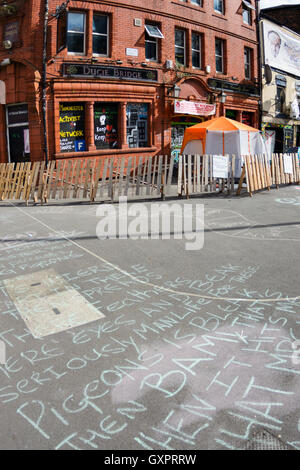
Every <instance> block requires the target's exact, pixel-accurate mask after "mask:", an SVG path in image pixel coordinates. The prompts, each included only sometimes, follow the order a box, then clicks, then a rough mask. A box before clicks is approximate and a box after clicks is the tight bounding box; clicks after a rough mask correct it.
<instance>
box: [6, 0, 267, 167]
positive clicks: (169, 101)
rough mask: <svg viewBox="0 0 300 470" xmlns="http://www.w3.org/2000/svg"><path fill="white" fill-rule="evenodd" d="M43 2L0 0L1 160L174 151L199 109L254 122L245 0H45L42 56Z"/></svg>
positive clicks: (251, 30)
mask: <svg viewBox="0 0 300 470" xmlns="http://www.w3.org/2000/svg"><path fill="white" fill-rule="evenodd" d="M45 3H46V2H44V1H42V0H23V1H18V0H7V1H6V2H4V1H3V0H0V103H1V104H0V107H1V109H0V133H1V139H0V161H2V162H3V161H38V160H43V159H44V158H45V149H47V155H48V158H49V159H60V158H76V157H101V156H107V155H115V156H118V155H120V156H134V155H139V156H140V155H142V156H153V155H160V154H164V155H170V154H171V153H173V154H176V153H177V154H178V153H179V150H180V147H181V142H182V138H183V134H184V129H185V128H186V127H187V126H191V125H193V124H196V123H198V122H202V121H204V120H206V119H211V118H212V117H218V116H227V117H230V118H233V119H236V120H238V121H241V122H244V123H246V124H249V125H252V126H254V127H258V126H259V99H260V96H259V86H258V78H257V77H258V65H257V50H258V43H257V34H256V16H255V14H256V12H255V6H254V0H252V1H241V0H186V1H183V0H166V1H164V2H161V3H160V2H157V1H156V0H149V1H148V2H147V5H145V3H144V2H142V1H139V0H133V1H132V2H130V6H129V5H128V2H125V1H124V2H122V1H119V2H118V3H116V2H114V1H108V0H105V1H96V0H93V1H84V2H83V1H75V0H66V1H61V0H49V13H48V20H47V23H46V26H47V27H46V31H47V35H46V36H47V44H46V49H45V53H46V61H44V62H43V51H44V49H43V48H44V45H45V44H44V30H43V25H44V20H45ZM7 6H11V7H12V9H10V10H8V9H7ZM4 7H5V8H4ZM44 66H45V67H44ZM44 72H45V73H46V75H43V73H44ZM43 78H46V80H45V81H44V80H43ZM43 93H44V94H43ZM43 96H44V101H43ZM44 104H46V105H45V116H46V119H45V122H44V120H43V110H44V109H43V105H44ZM45 135H46V139H45Z"/></svg>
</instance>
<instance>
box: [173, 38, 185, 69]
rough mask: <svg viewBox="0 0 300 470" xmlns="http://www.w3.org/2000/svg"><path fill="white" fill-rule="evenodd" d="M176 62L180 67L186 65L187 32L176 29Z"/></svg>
mask: <svg viewBox="0 0 300 470" xmlns="http://www.w3.org/2000/svg"><path fill="white" fill-rule="evenodd" d="M175 60H176V62H178V63H179V64H180V65H186V50H185V31H184V30H183V29H175Z"/></svg>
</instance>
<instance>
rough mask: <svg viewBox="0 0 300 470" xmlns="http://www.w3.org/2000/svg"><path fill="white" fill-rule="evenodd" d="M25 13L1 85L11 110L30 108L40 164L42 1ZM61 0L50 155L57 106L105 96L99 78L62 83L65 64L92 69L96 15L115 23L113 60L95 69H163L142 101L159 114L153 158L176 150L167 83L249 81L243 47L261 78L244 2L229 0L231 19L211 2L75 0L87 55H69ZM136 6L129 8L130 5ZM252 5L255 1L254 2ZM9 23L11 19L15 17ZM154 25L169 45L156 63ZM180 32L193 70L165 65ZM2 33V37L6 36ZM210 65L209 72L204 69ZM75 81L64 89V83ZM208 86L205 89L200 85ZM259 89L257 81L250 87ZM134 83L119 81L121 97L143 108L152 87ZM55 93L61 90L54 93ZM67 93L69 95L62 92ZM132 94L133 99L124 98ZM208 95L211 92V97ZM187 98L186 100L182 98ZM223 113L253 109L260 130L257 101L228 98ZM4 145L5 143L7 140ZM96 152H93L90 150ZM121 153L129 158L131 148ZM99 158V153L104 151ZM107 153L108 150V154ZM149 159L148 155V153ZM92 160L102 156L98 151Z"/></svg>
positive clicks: (51, 68)
mask: <svg viewBox="0 0 300 470" xmlns="http://www.w3.org/2000/svg"><path fill="white" fill-rule="evenodd" d="M22 3H23V7H21V8H20V11H19V20H20V22H21V33H20V36H21V41H20V44H18V45H16V46H15V47H13V48H12V50H11V51H10V52H9V57H10V58H11V60H12V65H11V66H8V67H1V68H0V80H4V81H5V82H6V83H7V104H10V103H18V102H28V103H29V108H30V144H31V158H32V159H33V160H39V159H40V158H41V156H42V153H43V152H42V149H43V128H42V120H41V116H42V114H41V102H40V98H41V84H40V77H41V74H42V46H43V20H44V2H43V1H41V0H24V1H23V2H22ZM62 3H63V2H62V0H49V25H48V48H47V56H48V66H47V72H48V75H47V81H48V89H47V97H48V115H47V118H48V119H47V124H48V144H49V150H50V156H53V155H57V150H58V138H59V136H58V135H57V133H58V127H57V119H58V115H57V102H58V100H59V99H60V100H67V101H71V100H77V101H79V100H82V101H87V100H90V101H91V100H92V99H93V98H94V99H95V96H96V99H97V100H99V99H101V96H102V95H101V90H102V89H104V88H105V86H106V83H103V80H102V81H101V80H95V83H98V89H97V90H96V91H95V89H94V90H93V88H92V85H91V84H90V82H87V80H64V79H63V78H62V76H61V66H62V63H63V62H64V61H68V62H70V61H71V62H72V61H74V62H77V63H78V62H81V63H91V58H92V34H91V31H92V14H93V12H99V13H103V14H107V15H109V17H110V51H109V56H108V57H97V58H96V62H95V63H97V64H106V65H110V64H112V63H114V62H115V61H117V60H119V61H122V66H123V67H124V66H126V67H134V68H143V69H145V68H146V69H147V68H150V69H151V68H156V69H158V71H159V73H158V83H157V84H155V85H153V84H151V85H150V84H149V87H150V86H151V87H152V91H151V93H150V95H151V96H150V95H147V93H146V94H145V96H144V99H145V100H146V101H147V100H149V103H150V104H151V110H152V111H153V116H152V123H151V134H152V135H153V139H152V140H153V149H152V150H151V151H150V154H154V153H162V152H163V153H166V152H168V151H169V150H170V132H169V128H170V121H171V120H172V105H173V103H172V101H166V100H165V89H164V87H163V84H164V83H166V84H171V85H172V84H174V82H175V81H180V82H181V83H183V82H184V80H185V79H187V78H189V77H190V76H193V77H198V79H200V81H199V86H200V88H201V86H202V85H203V86H204V88H205V86H206V83H207V79H209V78H218V79H222V80H226V81H230V82H232V83H236V84H238V83H248V82H247V81H245V76H244V47H248V48H250V49H251V50H252V64H253V65H252V77H253V78H257V77H258V71H257V41H256V29H255V28H256V25H255V18H254V13H255V12H253V13H252V15H253V16H252V25H251V26H247V25H245V24H244V23H243V18H242V15H241V14H239V13H237V12H238V10H239V8H240V6H241V1H240V0H225V14H224V15H220V14H218V13H216V12H215V11H214V8H213V0H203V2H202V3H203V6H202V7H199V6H197V5H195V4H193V3H192V2H191V0H188V1H187V2H184V1H181V0H148V1H147V2H145V1H144V0H143V1H137V0H133V1H131V2H125V1H124V2H122V1H121V0H120V1H101V2H98V1H95V0H94V1H75V0H72V1H71V2H70V3H69V9H70V10H75V11H76V10H77V11H84V12H85V13H86V15H87V24H86V33H87V34H86V54H85V55H84V56H74V55H70V54H68V53H67V50H66V49H63V50H62V51H61V52H59V53H57V19H56V18H55V17H54V16H53V13H54V12H55V9H56V7H58V6H59V5H61V4H62ZM129 3H130V4H129ZM252 4H254V1H253V0H252ZM135 19H140V20H141V26H135V25H134V20H135ZM10 21H13V18H11V20H10ZM147 21H150V22H152V23H153V22H154V23H156V24H157V25H159V26H160V28H161V31H162V33H163V35H164V39H161V40H159V43H160V51H159V61H158V63H153V62H147V65H146V66H144V65H142V64H143V63H145V62H146V60H145V32H144V24H145V22H147ZM3 25H4V21H3V19H1V18H0V29H1V28H2V30H3ZM175 27H176V28H180V29H183V30H185V31H186V38H187V47H186V52H187V64H186V67H184V68H181V69H180V70H175V71H174V70H167V69H166V67H165V62H166V60H172V61H173V64H174V62H175V56H174V51H175V47H174V30H175ZM192 32H196V33H200V34H201V35H202V37H203V44H202V46H203V47H202V67H201V69H200V70H198V69H194V68H193V67H192V65H191V60H192V59H191V58H192V51H191V34H192ZM0 34H1V33H0ZM216 37H217V38H220V39H223V40H224V41H225V44H226V48H225V51H226V58H225V73H224V74H219V73H216V70H215V38H216ZM126 48H134V49H137V50H138V57H132V56H128V55H126ZM7 56H8V55H7V52H6V51H5V50H4V49H3V47H0V62H1V61H2V60H3V58H5V57H7ZM207 65H209V66H210V67H211V71H210V73H207V72H206V70H205V67H206V66H207ZM67 81H68V82H69V83H66V82H67ZM115 84H116V82H115V81H114V82H113V87H112V91H111V94H109V92H108V91H106V92H105V93H106V95H105V94H104V95H103V96H106V97H107V99H109V97H110V98H111V100H112V101H113V98H114V99H115V100H117V99H118V96H119V92H118V89H116V87H115ZM201 84H202V85H201ZM252 84H253V83H252ZM130 85H131V84H130V83H125V82H124V81H122V83H120V95H121V94H122V93H123V95H124V96H123V98H122V99H124V100H126V99H127V98H128V97H129V98H130V99H131V100H132V99H134V96H135V93H137V95H136V96H138V100H139V102H142V101H143V91H142V88H143V87H146V86H147V85H146V84H141V83H137V84H136V85H132V86H133V88H134V89H133V90H132V91H130ZM55 87H56V88H57V89H59V92H58V93H57V94H55V92H54V89H55ZM64 90H65V91H64ZM126 94H127V95H128V96H127V98H126V96H125V95H126ZM208 95H209V93H208ZM184 98H186V97H184ZM225 108H230V109H236V110H237V111H238V113H239V114H238V115H239V116H240V114H241V112H242V111H243V110H244V111H250V112H252V113H253V115H254V122H253V125H257V124H258V99H257V98H249V97H247V96H245V95H238V94H235V93H227V101H226V104H225V107H224V106H223V108H222V105H221V104H219V103H218V102H217V115H218V114H220V113H221V112H222V110H223V111H224V109H225ZM3 116H4V112H3V109H2V117H1V114H0V132H1V133H4V130H5V123H4V122H3V119H4V117H3ZM5 139H6V138H5ZM5 139H0V142H1V141H3V140H4V142H3V143H0V159H2V161H3V160H6V159H7V156H6V142H5ZM91 148H92V147H91ZM122 152H123V153H124V152H125V153H126V146H125V147H124V148H123V150H122ZM100 153H101V152H100ZM102 153H103V152H102ZM148 153H149V152H148ZM89 154H90V155H92V154H99V152H95V151H93V152H92V153H89Z"/></svg>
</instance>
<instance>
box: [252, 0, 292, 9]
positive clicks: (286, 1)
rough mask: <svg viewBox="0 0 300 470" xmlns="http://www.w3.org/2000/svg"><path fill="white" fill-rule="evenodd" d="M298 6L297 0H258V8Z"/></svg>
mask: <svg viewBox="0 0 300 470" xmlns="http://www.w3.org/2000/svg"><path fill="white" fill-rule="evenodd" d="M291 5H300V1H299V0H260V8H261V9H263V8H272V7H279V6H291Z"/></svg>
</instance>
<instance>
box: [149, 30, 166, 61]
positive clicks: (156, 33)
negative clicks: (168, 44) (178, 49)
mask: <svg viewBox="0 0 300 470" xmlns="http://www.w3.org/2000/svg"><path fill="white" fill-rule="evenodd" d="M163 37H164V36H163V34H162V32H161V31H160V29H159V27H158V26H155V25H152V24H145V58H146V60H153V61H158V40H159V39H162V38H163Z"/></svg>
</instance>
